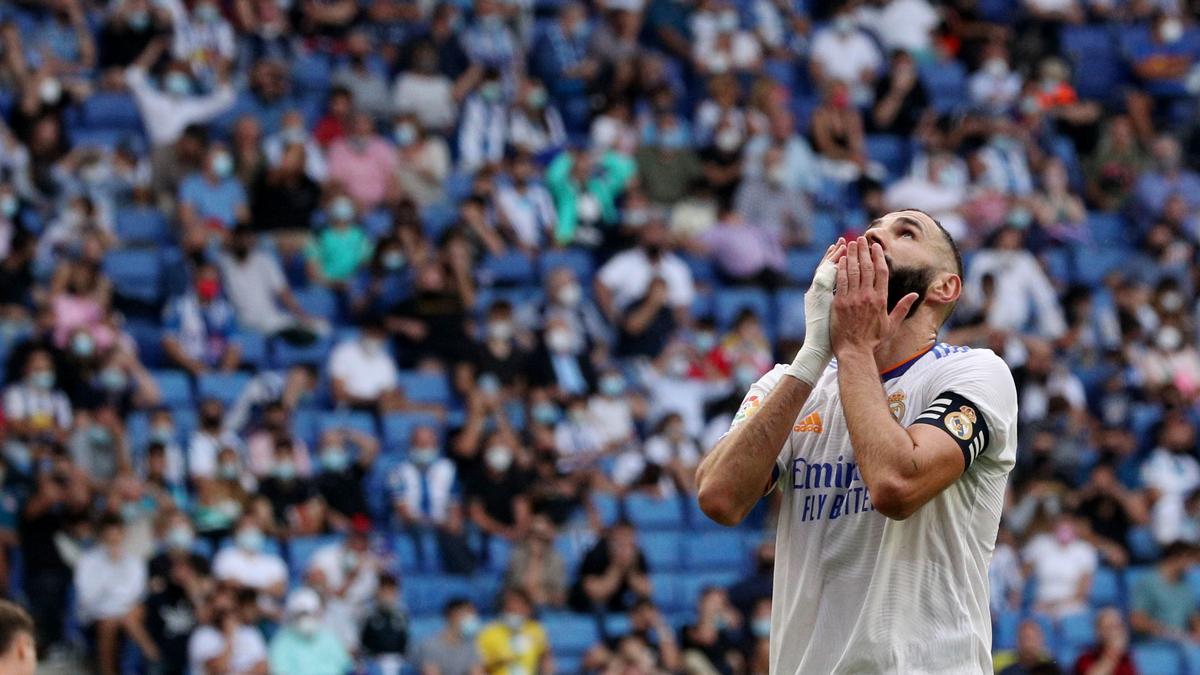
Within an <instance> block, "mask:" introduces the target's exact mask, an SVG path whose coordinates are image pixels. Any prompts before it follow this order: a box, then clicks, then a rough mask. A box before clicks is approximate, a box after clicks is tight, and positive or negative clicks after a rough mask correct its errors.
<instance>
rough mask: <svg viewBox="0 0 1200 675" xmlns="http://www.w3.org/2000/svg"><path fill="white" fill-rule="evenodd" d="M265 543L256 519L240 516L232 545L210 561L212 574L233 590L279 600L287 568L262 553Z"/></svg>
mask: <svg viewBox="0 0 1200 675" xmlns="http://www.w3.org/2000/svg"><path fill="white" fill-rule="evenodd" d="M266 543H267V542H266V537H265V536H264V535H263V531H262V528H261V527H260V526H259V521H258V518H257V517H255V516H253V515H249V514H248V515H244V516H242V517H241V518H239V519H238V521H237V529H236V530H235V531H234V535H233V545H232V546H228V547H226V548H223V549H221V550H220V551H219V552H218V553H217V555H216V557H215V558H214V559H213V574H214V575H215V576H216V578H217V579H218V580H219V581H225V582H229V583H231V584H232V585H234V586H235V587H239V588H245V589H249V590H252V591H255V592H257V593H259V594H261V595H262V596H264V597H271V598H282V597H283V594H284V593H285V592H286V591H287V580H288V572H287V565H286V564H285V563H284V562H283V558H281V557H279V556H278V555H277V554H274V553H269V552H267V551H265V550H264V548H265V546H266Z"/></svg>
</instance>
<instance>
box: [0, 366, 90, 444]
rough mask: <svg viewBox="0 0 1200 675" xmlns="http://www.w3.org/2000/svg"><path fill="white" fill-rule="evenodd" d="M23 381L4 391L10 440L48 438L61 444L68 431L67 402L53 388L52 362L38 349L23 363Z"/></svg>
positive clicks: (53, 373)
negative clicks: (36, 437) (54, 439)
mask: <svg viewBox="0 0 1200 675" xmlns="http://www.w3.org/2000/svg"><path fill="white" fill-rule="evenodd" d="M24 374H25V376H24V378H23V379H21V380H20V381H19V382H17V383H15V384H11V385H9V387H8V389H6V390H5V391H4V421H5V423H6V425H7V427H8V434H9V436H10V437H16V438H17V439H23V440H24V439H31V438H34V437H35V436H52V437H54V438H56V439H58V440H60V441H62V440H65V439H66V437H67V434H68V433H70V431H71V425H72V421H73V416H72V413H71V402H70V401H69V400H68V399H67V396H66V394H64V393H63V392H62V391H61V390H60V389H58V388H56V386H55V384H56V380H57V378H56V375H55V371H54V360H53V359H52V358H51V357H50V353H49V352H47V351H44V350H41V349H37V350H34V351H32V352H30V353H29V355H28V356H27V357H26V359H25V369H24Z"/></svg>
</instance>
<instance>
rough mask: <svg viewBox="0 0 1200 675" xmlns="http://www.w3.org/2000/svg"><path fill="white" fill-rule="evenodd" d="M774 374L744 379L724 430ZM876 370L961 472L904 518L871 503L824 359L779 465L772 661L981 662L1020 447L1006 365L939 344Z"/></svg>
mask: <svg viewBox="0 0 1200 675" xmlns="http://www.w3.org/2000/svg"><path fill="white" fill-rule="evenodd" d="M783 373H784V366H782V365H780V366H776V367H775V368H774V369H773V370H772V371H770V372H769V373H767V374H766V375H764V376H763V377H762V378H761V379H760V380H759V381H758V382H756V383H755V384H754V385H752V386H751V388H750V391H749V393H748V394H747V395H746V398H745V399H744V401H743V403H742V406H741V408H740V409H739V411H738V413H737V415H736V416H735V418H734V421H733V423H732V427H733V428H736V427H737V425H739V424H741V423H743V422H744V421H745V420H746V419H748V418H749V417H751V416H753V415H754V414H755V413H756V412H757V411H758V410H759V409H761V406H762V403H763V400H764V399H765V398H766V397H768V396H769V395H770V391H771V390H772V389H773V388H774V387H775V385H776V384H777V383H778V382H779V381H780V379H781V378H782V377H784V374H783ZM881 378H882V380H883V387H884V391H885V395H886V397H887V403H888V406H889V408H890V409H891V412H892V415H893V416H894V417H895V418H896V420H897V421H898V422H899V423H900V424H901V425H902V426H904V427H906V428H907V427H909V426H911V425H913V424H931V425H934V426H938V427H940V428H941V429H943V430H945V431H946V433H948V434H950V435H951V436H952V437H953V438H954V439H955V441H956V442H957V443H958V445H959V447H960V449H961V450H962V452H963V458H962V460H961V461H962V462H963V466H964V470H963V473H962V476H961V477H960V478H959V479H958V480H956V481H955V482H954V483H952V484H951V485H950V486H949V487H947V488H946V489H945V490H943V491H942V492H941V493H940V494H938V495H937V496H936V497H934V498H933V499H932V500H930V501H929V502H928V503H926V504H925V505H924V506H922V507H921V508H920V509H918V510H917V511H916V513H914V514H913V515H912V516H910V517H909V518H907V519H905V520H892V519H889V518H886V517H884V516H883V515H882V514H880V513H878V512H876V511H875V510H874V507H873V506H872V504H871V496H870V494H869V492H868V490H867V486H866V485H865V483H864V482H863V480H862V477H861V476H860V475H859V472H858V465H857V463H856V462H855V455H854V449H853V448H852V447H851V445H850V436H849V433H848V431H847V429H846V421H845V417H844V415H843V413H842V404H841V399H840V393H839V388H838V380H837V362H836V361H835V362H833V363H831V364H830V365H829V367H828V368H827V369H826V370H825V372H824V373H823V374H822V376H821V377H820V378H819V379H818V381H817V383H816V386H815V387H813V391H812V394H811V395H810V396H809V398H808V400H807V402H806V403H805V405H804V407H803V409H802V411H801V413H800V415H799V417H798V418H797V419H796V423H795V426H794V427H793V429H792V433H791V434H790V436H789V437H788V440H787V443H786V444H785V446H784V447H783V449H782V450H781V452H780V454H779V458H778V460H777V464H776V478H777V482H776V485H777V489H779V490H780V491H781V492H782V498H783V502H782V506H781V509H780V515H779V523H778V533H777V543H776V559H775V578H774V588H775V591H774V603H773V614H772V632H771V635H772V639H771V672H774V673H818V672H819V673H865V672H875V673H883V672H890V673H896V672H900V673H947V674H949V673H955V674H960V673H972V672H973V673H983V672H987V673H990V672H992V660H991V620H990V616H989V613H988V564H989V562H990V560H991V555H992V550H993V548H994V546H995V541H996V533H997V530H998V528H999V523H1000V514H1001V508H1002V505H1003V498H1004V489H1005V484H1006V482H1007V480H1008V474H1009V471H1010V470H1011V469H1012V467H1013V464H1014V463H1015V459H1016V444H1017V438H1016V420H1017V397H1016V388H1015V386H1014V384H1013V379H1012V374H1011V373H1010V372H1009V370H1008V367H1007V366H1006V365H1005V363H1004V362H1003V361H1002V360H1001V359H1000V358H999V357H998V356H996V355H995V354H994V353H992V352H991V351H989V350H986V349H982V350H976V349H969V348H966V347H956V346H952V345H947V344H944V343H939V344H936V345H934V346H933V347H932V348H929V349H928V350H926V351H924V352H922V353H919V354H917V355H915V356H914V357H912V358H911V359H909V360H908V361H906V362H904V363H902V364H900V365H898V366H896V367H894V368H891V369H889V370H887V371H885V372H884V373H882V375H881ZM956 461H957V458H956Z"/></svg>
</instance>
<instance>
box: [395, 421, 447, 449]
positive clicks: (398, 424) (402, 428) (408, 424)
mask: <svg viewBox="0 0 1200 675" xmlns="http://www.w3.org/2000/svg"><path fill="white" fill-rule="evenodd" d="M419 426H427V427H432V428H433V429H436V430H438V432H439V433H440V432H441V430H442V422H441V421H440V420H439V419H438V418H437V415H433V414H431V413H421V412H402V413H388V414H387V415H384V416H383V445H384V451H385V452H400V451H403V452H407V451H408V442H409V440H410V439H411V438H412V432H413V429H416V428H417V427H419Z"/></svg>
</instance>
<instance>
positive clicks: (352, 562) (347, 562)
mask: <svg viewBox="0 0 1200 675" xmlns="http://www.w3.org/2000/svg"><path fill="white" fill-rule="evenodd" d="M358 563H359V558H358V554H357V553H355V552H354V551H346V552H345V554H344V555H343V556H342V567H343V568H344V569H346V571H350V570H352V569H354V568H356V567H358Z"/></svg>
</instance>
